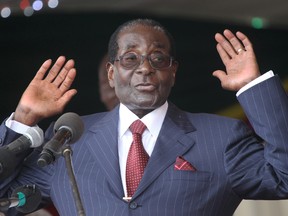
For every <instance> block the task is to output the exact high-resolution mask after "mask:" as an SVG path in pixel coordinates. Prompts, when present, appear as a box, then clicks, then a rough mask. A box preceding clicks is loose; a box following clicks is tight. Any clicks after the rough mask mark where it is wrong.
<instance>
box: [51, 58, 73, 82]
mask: <svg viewBox="0 0 288 216" xmlns="http://www.w3.org/2000/svg"><path fill="white" fill-rule="evenodd" d="M73 67H74V60H72V59H70V60H69V61H68V62H67V63H66V64H65V65H64V67H63V68H62V69H61V71H60V73H59V74H58V75H57V76H56V78H55V79H54V81H53V83H54V84H55V85H56V86H57V87H58V86H60V84H61V83H62V82H63V81H64V80H65V78H66V76H67V74H68V72H69V71H70V70H71V69H72V68H73Z"/></svg>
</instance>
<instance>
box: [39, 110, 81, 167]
mask: <svg viewBox="0 0 288 216" xmlns="http://www.w3.org/2000/svg"><path fill="white" fill-rule="evenodd" d="M83 130H84V124H83V122H82V120H81V118H80V117H79V115H77V114H76V113H72V112H69V113H65V114H63V115H62V116H61V117H60V118H59V119H58V120H57V121H56V122H55V125H54V132H55V134H54V136H53V137H52V139H51V140H49V141H48V142H47V143H46V144H45V145H44V147H43V150H42V152H41V153H40V157H39V159H38V161H37V164H38V166H40V167H44V166H46V165H49V164H51V163H52V162H54V161H55V160H56V158H58V157H59V156H60V155H61V154H62V149H63V148H64V146H65V144H72V143H74V142H76V141H77V140H78V139H79V138H80V137H81V135H82V133H83Z"/></svg>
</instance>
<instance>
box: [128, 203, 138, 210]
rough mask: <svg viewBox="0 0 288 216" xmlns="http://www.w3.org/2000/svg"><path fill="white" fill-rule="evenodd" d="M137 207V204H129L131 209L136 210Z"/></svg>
mask: <svg viewBox="0 0 288 216" xmlns="http://www.w3.org/2000/svg"><path fill="white" fill-rule="evenodd" d="M137 206H138V204H137V203H136V202H132V203H129V208H130V209H136V208H137Z"/></svg>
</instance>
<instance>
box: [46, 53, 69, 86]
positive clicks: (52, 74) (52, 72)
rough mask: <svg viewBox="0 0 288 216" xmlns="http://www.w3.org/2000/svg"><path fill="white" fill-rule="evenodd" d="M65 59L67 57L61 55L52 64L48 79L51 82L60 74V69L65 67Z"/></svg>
mask: <svg viewBox="0 0 288 216" xmlns="http://www.w3.org/2000/svg"><path fill="white" fill-rule="evenodd" d="M65 60H66V59H65V57H64V56H60V57H59V58H58V59H57V60H56V62H55V64H54V65H53V66H52V68H51V69H50V71H49V73H48V74H47V77H46V80H48V81H49V82H52V81H53V80H54V79H55V77H56V76H57V75H58V73H59V71H60V70H61V68H62V67H63V65H64V63H65Z"/></svg>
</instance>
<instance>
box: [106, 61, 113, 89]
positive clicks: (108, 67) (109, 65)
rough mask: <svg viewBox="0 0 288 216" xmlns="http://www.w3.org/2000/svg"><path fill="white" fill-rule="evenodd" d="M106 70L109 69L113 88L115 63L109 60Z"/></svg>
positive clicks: (108, 73)
mask: <svg viewBox="0 0 288 216" xmlns="http://www.w3.org/2000/svg"><path fill="white" fill-rule="evenodd" d="M106 70H107V75H108V81H109V85H110V87H111V88H114V65H113V64H112V63H111V62H107V64H106Z"/></svg>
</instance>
